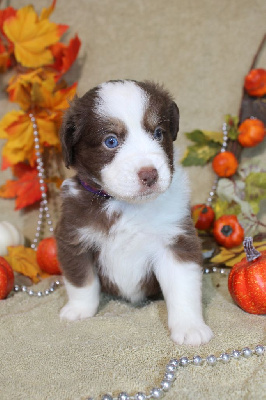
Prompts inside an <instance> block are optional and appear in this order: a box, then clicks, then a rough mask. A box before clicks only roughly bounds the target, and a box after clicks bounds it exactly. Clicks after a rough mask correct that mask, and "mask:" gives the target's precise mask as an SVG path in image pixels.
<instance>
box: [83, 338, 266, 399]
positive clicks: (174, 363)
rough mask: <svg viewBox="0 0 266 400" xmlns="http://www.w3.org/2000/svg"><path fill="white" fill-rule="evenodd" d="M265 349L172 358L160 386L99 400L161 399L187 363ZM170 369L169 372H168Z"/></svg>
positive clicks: (220, 359) (261, 352)
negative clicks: (148, 391) (147, 391)
mask: <svg viewBox="0 0 266 400" xmlns="http://www.w3.org/2000/svg"><path fill="white" fill-rule="evenodd" d="M265 351H266V347H265V346H263V345H261V344H258V345H257V346H255V348H254V349H251V348H249V347H244V348H243V349H242V350H233V351H232V352H231V353H222V354H221V355H220V356H218V357H216V356H215V355H213V354H211V355H209V356H207V357H205V358H204V357H201V356H194V357H193V358H192V359H189V358H188V357H181V358H180V359H179V360H178V359H175V358H174V359H172V360H170V361H169V363H168V364H167V365H166V371H165V375H164V378H163V380H162V381H161V384H160V387H154V388H152V389H151V390H150V393H149V394H145V393H142V392H138V393H137V394H136V395H135V396H130V395H128V394H127V393H126V392H121V393H120V394H119V395H118V397H113V396H112V395H110V394H105V395H103V396H102V397H101V400H148V399H161V398H162V397H163V396H164V395H165V393H166V392H168V391H169V390H170V389H171V387H172V385H173V382H174V381H175V379H176V375H177V373H178V370H180V368H181V369H182V368H186V367H187V366H189V365H194V366H199V365H205V366H211V367H213V366H215V365H216V364H217V363H223V364H227V363H229V362H230V361H231V360H237V359H240V358H242V357H243V358H249V357H252V356H253V355H256V356H262V355H264V353H265ZM169 371H171V372H169ZM86 400H96V399H94V398H93V397H87V399H86Z"/></svg>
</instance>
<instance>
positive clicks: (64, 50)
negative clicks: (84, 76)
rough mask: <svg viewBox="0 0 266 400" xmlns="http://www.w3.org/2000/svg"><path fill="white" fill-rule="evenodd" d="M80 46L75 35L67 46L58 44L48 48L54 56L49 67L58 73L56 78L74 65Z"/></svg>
mask: <svg viewBox="0 0 266 400" xmlns="http://www.w3.org/2000/svg"><path fill="white" fill-rule="evenodd" d="M80 45H81V41H80V39H79V37H78V35H76V36H75V37H74V38H73V39H71V40H70V42H69V44H68V45H65V44H64V43H60V42H59V43H55V44H54V45H52V46H51V47H50V48H51V51H52V54H53V56H54V64H53V65H51V67H52V68H54V69H56V70H57V71H58V72H59V73H60V74H59V75H58V78H59V77H60V76H62V75H63V74H64V73H65V72H66V71H68V70H69V68H70V67H71V65H72V64H73V63H74V61H75V60H76V58H77V55H78V52H79V49H80Z"/></svg>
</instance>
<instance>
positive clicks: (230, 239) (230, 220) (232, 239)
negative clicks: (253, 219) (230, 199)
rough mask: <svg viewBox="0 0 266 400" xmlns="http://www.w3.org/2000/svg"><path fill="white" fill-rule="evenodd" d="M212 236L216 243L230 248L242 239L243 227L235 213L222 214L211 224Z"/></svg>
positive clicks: (238, 243)
mask: <svg viewBox="0 0 266 400" xmlns="http://www.w3.org/2000/svg"><path fill="white" fill-rule="evenodd" d="M213 236H214V238H215V240H216V241H217V243H218V244H220V245H221V246H224V247H226V248H227V249H231V248H232V247H235V246H239V245H240V244H241V243H242V242H243V239H244V229H243V228H242V226H241V225H240V223H239V222H238V219H237V217H236V216H235V215H223V216H222V217H220V218H218V219H217V220H216V221H215V222H214V225H213Z"/></svg>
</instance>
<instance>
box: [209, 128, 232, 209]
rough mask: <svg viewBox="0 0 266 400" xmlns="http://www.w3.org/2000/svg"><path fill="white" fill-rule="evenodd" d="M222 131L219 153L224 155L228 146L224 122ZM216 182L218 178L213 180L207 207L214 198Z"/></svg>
mask: <svg viewBox="0 0 266 400" xmlns="http://www.w3.org/2000/svg"><path fill="white" fill-rule="evenodd" d="M222 131H223V144H222V147H221V150H220V152H221V153H224V152H225V151H226V150H227V145H228V129H227V123H226V122H224V123H223V126H222ZM218 181H219V178H218V176H216V177H215V179H214V182H213V185H212V188H211V191H210V193H209V196H208V199H207V201H206V205H207V206H210V205H211V203H212V200H213V198H214V196H215V194H216V189H217V185H218Z"/></svg>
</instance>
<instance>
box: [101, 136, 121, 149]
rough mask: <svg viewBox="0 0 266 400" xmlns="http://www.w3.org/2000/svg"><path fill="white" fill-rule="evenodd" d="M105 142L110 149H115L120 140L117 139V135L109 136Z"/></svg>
mask: <svg viewBox="0 0 266 400" xmlns="http://www.w3.org/2000/svg"><path fill="white" fill-rule="evenodd" d="M104 144H105V146H106V147H108V148H109V149H114V148H115V147H117V146H118V140H117V138H116V137H115V136H108V137H107V138H106V139H105V141H104Z"/></svg>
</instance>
